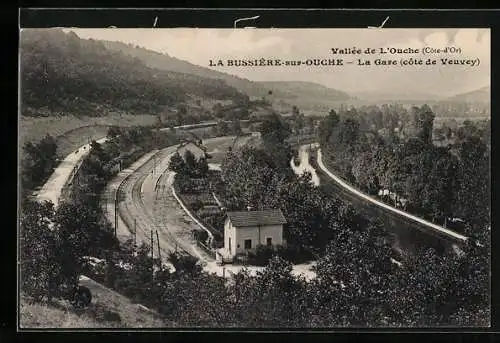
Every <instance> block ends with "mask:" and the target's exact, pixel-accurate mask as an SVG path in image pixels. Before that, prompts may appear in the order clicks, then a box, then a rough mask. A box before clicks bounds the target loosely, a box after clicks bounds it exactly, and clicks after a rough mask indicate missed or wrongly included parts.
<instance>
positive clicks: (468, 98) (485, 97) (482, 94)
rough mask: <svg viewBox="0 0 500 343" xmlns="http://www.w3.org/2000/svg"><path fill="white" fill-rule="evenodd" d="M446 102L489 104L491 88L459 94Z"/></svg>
mask: <svg viewBox="0 0 500 343" xmlns="http://www.w3.org/2000/svg"><path fill="white" fill-rule="evenodd" d="M447 100H448V101H465V102H490V101H491V87H490V86H485V87H481V88H479V89H476V90H473V91H470V92H466V93H461V94H457V95H454V96H452V97H449V98H448V99H447Z"/></svg>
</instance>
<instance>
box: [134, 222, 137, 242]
mask: <svg viewBox="0 0 500 343" xmlns="http://www.w3.org/2000/svg"><path fill="white" fill-rule="evenodd" d="M136 247H137V219H136V218H134V248H136Z"/></svg>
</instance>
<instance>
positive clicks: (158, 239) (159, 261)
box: [156, 230, 161, 268]
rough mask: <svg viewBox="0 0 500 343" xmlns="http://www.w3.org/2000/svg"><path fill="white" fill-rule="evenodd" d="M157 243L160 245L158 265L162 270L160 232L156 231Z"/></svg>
mask: <svg viewBox="0 0 500 343" xmlns="http://www.w3.org/2000/svg"><path fill="white" fill-rule="evenodd" d="M156 243H158V265H159V266H160V268H161V251H160V238H159V237H158V230H156Z"/></svg>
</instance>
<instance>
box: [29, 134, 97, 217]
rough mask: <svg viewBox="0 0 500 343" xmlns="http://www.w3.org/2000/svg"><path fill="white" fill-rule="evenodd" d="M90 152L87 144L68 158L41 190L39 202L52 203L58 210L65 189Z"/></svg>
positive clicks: (38, 196)
mask: <svg viewBox="0 0 500 343" xmlns="http://www.w3.org/2000/svg"><path fill="white" fill-rule="evenodd" d="M105 141H106V138H101V139H99V140H98V141H97V143H103V142H105ZM89 152H90V144H85V145H83V146H81V147H80V148H78V150H76V151H75V152H72V153H71V154H69V155H68V156H66V157H65V158H64V160H62V161H61V163H60V164H59V165H58V166H57V168H56V169H55V170H54V172H53V173H52V175H51V176H50V178H49V179H48V181H47V182H46V183H45V184H44V185H43V187H42V188H41V190H40V192H39V193H38V195H37V199H38V201H44V200H48V201H51V202H52V203H53V204H54V207H56V208H57V206H58V205H59V200H60V198H61V193H62V190H63V187H64V186H65V185H66V183H67V182H68V181H69V180H70V179H71V177H72V176H73V173H74V170H76V169H77V168H78V167H79V166H80V163H81V162H82V161H83V158H84V157H85V156H87V155H88V154H89Z"/></svg>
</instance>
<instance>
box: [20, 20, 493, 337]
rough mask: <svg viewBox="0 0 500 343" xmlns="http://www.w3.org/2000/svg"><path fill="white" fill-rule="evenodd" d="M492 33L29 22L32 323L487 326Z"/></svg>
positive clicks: (26, 226) (25, 307)
mask: <svg viewBox="0 0 500 343" xmlns="http://www.w3.org/2000/svg"><path fill="white" fill-rule="evenodd" d="M250 19H251V18H250ZM235 25H236V24H235ZM249 25H251V23H250V24H249ZM243 26H244V25H243ZM490 39H491V36H490V29H488V28H484V29H482V28H473V29H471V28H463V29H460V28H453V29H444V28H436V29H429V28H425V29H424V28H423V29H419V28H412V29H393V28H383V29H381V28H378V27H366V28H356V29H341V28H315V29H311V28H297V29H289V28H287V29H285V28H274V29H272V28H271V29H267V28H266V29H264V28H262V29H260V28H224V29H223V28H220V29H217V28H141V29H139V28H133V29H132V28H128V29H127V28H116V27H115V28H69V27H68V28H65V27H62V28H22V27H21V28H20V38H19V64H20V66H19V113H18V131H19V142H18V145H19V148H18V161H19V163H18V190H19V193H18V199H19V200H18V206H19V210H18V217H19V218H18V275H17V276H18V325H19V329H20V330H29V329H39V328H42V329H81V328H85V329H101V330H102V329H114V330H116V329H123V330H131V329H144V328H154V329H158V330H175V329H199V328H201V329H211V328H217V329H242V330H249V329H306V330H308V329H339V328H344V329H345V328H347V329H357V328H373V329H378V328H393V329H401V328H440V329H443V328H444V329H446V328H489V327H490V326H491V281H490V279H491V238H490V236H491V218H490V215H491V181H490V180H491V167H490V165H491V164H490V159H491V126H490V118H491V113H490V107H491V100H490V98H491V96H490V93H491V91H490V75H491V70H490V67H491V65H490V62H491V61H490V45H491V43H490Z"/></svg>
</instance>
